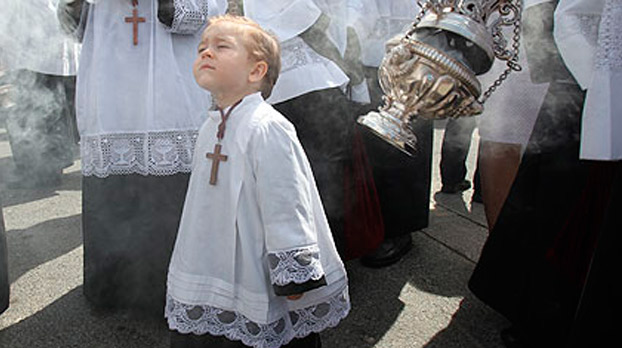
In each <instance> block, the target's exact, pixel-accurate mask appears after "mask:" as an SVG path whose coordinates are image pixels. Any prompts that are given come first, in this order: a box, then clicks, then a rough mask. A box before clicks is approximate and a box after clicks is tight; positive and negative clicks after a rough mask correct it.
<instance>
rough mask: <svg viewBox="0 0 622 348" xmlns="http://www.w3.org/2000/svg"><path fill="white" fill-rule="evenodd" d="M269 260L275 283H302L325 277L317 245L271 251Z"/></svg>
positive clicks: (271, 275) (281, 284)
mask: <svg viewBox="0 0 622 348" xmlns="http://www.w3.org/2000/svg"><path fill="white" fill-rule="evenodd" d="M268 262H269V265H270V281H271V282H272V284H273V285H277V286H285V285H287V284H290V283H296V284H302V283H306V282H308V281H310V280H315V281H317V280H320V279H321V278H322V277H324V270H323V269H322V264H321V263H320V250H319V249H318V247H317V245H312V246H309V247H305V248H297V249H291V250H285V251H278V252H275V253H269V254H268Z"/></svg>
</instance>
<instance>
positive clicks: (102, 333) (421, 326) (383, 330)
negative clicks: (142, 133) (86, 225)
mask: <svg viewBox="0 0 622 348" xmlns="http://www.w3.org/2000/svg"><path fill="white" fill-rule="evenodd" d="M442 136H443V128H442V123H439V124H437V127H436V128H435V144H434V149H435V150H434V161H433V168H434V173H433V185H432V192H431V197H432V198H431V202H430V209H431V217H430V226H429V227H428V228H426V229H424V230H421V231H416V232H414V233H413V243H414V247H413V250H412V252H410V253H409V254H408V255H407V256H406V257H405V258H404V259H403V260H401V261H400V262H399V263H397V264H396V265H393V266H391V267H388V268H385V269H379V270H373V269H367V268H364V267H362V266H361V265H360V264H359V263H358V262H357V261H352V262H348V263H347V268H348V272H349V276H350V290H351V298H352V311H351V314H350V315H349V316H348V318H347V319H346V320H345V321H343V322H342V323H341V324H340V325H339V326H338V327H337V328H334V329H332V330H329V331H326V332H325V333H323V334H322V335H323V336H322V337H323V342H324V347H326V348H368V347H378V348H390V347H391V348H411V347H413V348H417V347H442V348H458V347H461V348H462V347H467V348H470V347H474V348H475V347H486V348H497V347H499V348H502V347H503V345H502V343H501V342H500V340H499V336H498V331H499V329H501V328H503V327H505V326H507V322H506V321H505V319H503V318H502V317H501V316H499V315H498V314H496V313H495V312H494V311H492V310H491V309H489V308H488V307H486V306H485V305H484V304H482V303H481V302H479V301H478V300H477V299H476V298H474V297H473V295H472V294H471V293H470V292H469V291H468V289H467V286H466V284H467V281H468V279H469V276H470V274H471V272H472V270H473V268H474V266H475V262H476V261H477V258H478V255H479V251H480V249H481V247H482V245H483V243H484V241H485V239H486V235H487V230H486V225H485V218H484V213H483V207H482V206H481V205H480V204H477V203H476V204H473V205H472V204H471V203H470V198H471V195H472V190H469V191H466V192H465V193H463V194H462V195H446V194H441V193H438V191H439V189H440V176H439V172H438V163H439V153H440V142H441V140H442ZM477 142H478V137H477V133H476V134H475V135H474V139H473V144H472V149H471V153H470V155H469V158H468V168H469V175H470V176H472V173H473V170H474V163H475V149H476V148H477ZM12 166H13V163H12V160H11V152H10V147H9V144H8V139H7V134H6V131H5V130H4V129H2V128H0V194H2V201H3V204H4V218H5V223H6V229H7V240H8V241H7V242H8V250H9V265H10V270H9V272H10V274H9V276H10V281H11V304H10V307H9V309H8V310H7V311H6V312H5V313H4V314H2V315H0V347H1V348H5V347H6V348H9V347H10V348H21V347H28V348H31V347H32V348H36V347H46V348H51V347H107V348H108V347H110V348H112V347H119V348H134V347H136V348H138V347H157V348H159V347H162V348H164V347H168V332H167V329H166V325H165V322H164V319H147V318H139V317H133V316H130V315H127V314H121V313H102V312H95V311H93V310H91V309H90V308H89V306H88V305H87V303H86V301H85V299H84V296H83V295H82V285H81V284H82V237H81V232H80V206H81V201H80V200H81V191H80V172H79V170H80V166H79V161H76V162H75V163H74V165H73V166H72V167H70V168H67V169H66V170H65V172H64V176H63V182H62V185H61V186H60V187H57V188H54V189H49V190H13V189H8V188H7V187H6V186H5V185H3V184H2V182H5V181H6V178H7V177H8V176H9V173H10V171H11V169H12Z"/></svg>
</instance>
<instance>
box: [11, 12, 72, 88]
mask: <svg viewBox="0 0 622 348" xmlns="http://www.w3.org/2000/svg"><path fill="white" fill-rule="evenodd" d="M58 1H59V0H28V1H21V0H11V1H3V2H2V12H0V56H1V57H0V59H2V60H3V62H4V64H5V65H6V66H5V68H6V69H7V70H17V69H28V70H30V71H35V72H38V73H43V74H50V75H58V76H73V75H75V74H76V68H77V65H78V64H77V63H78V56H79V52H80V45H79V44H78V43H77V42H76V41H75V40H74V39H73V38H70V37H69V36H67V35H66V34H65V33H63V32H62V31H61V28H60V24H59V23H58V20H57V18H56V7H57V5H58Z"/></svg>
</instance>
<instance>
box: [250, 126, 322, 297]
mask: <svg viewBox="0 0 622 348" xmlns="http://www.w3.org/2000/svg"><path fill="white" fill-rule="evenodd" d="M262 127H263V129H261V130H260V131H259V132H258V133H257V134H256V137H255V139H254V145H255V150H254V151H255V154H256V156H255V161H254V172H255V175H256V180H257V190H258V192H257V197H258V203H259V207H260V212H261V217H262V220H263V221H262V222H263V225H264V230H265V233H266V235H265V245H266V249H267V253H268V255H267V257H268V260H267V261H268V264H269V266H270V278H271V281H272V284H274V285H279V286H283V285H287V284H290V283H296V284H301V283H305V282H308V281H311V280H319V279H321V278H322V277H323V276H324V270H323V269H322V264H321V263H320V250H319V248H318V244H317V232H316V230H315V223H314V218H313V216H314V211H313V204H312V196H311V195H312V194H313V190H312V189H311V188H312V186H311V185H314V180H313V176H312V173H311V170H310V165H309V162H308V160H307V158H306V155H305V153H304V151H303V150H302V146H301V145H300V143H299V142H298V139H297V138H296V135H295V131H294V128H293V126H291V124H286V123H285V122H282V123H278V122H271V123H270V124H269V125H265V126H262Z"/></svg>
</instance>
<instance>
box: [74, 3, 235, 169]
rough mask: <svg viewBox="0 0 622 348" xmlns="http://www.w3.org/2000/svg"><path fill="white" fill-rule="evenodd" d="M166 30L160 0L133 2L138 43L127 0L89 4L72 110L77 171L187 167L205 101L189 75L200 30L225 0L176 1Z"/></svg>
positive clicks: (221, 10)
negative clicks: (77, 140)
mask: <svg viewBox="0 0 622 348" xmlns="http://www.w3.org/2000/svg"><path fill="white" fill-rule="evenodd" d="M174 5H175V13H174V20H173V23H172V26H171V27H167V26H166V25H164V24H162V23H161V22H160V21H159V20H158V17H157V14H158V12H157V10H158V2H157V1H151V0H139V1H138V8H137V10H138V15H139V16H140V17H144V18H145V22H144V23H139V24H138V45H134V44H133V41H132V36H133V34H132V33H133V31H132V26H133V25H132V23H126V21H125V18H127V17H131V16H132V9H133V7H132V1H130V0H101V1H96V2H95V3H94V4H91V5H90V8H89V11H88V18H87V19H86V20H87V21H86V29H85V33H84V38H83V45H82V55H81V57H80V67H79V70H78V81H77V92H76V93H77V95H76V108H77V110H76V111H77V118H78V127H79V131H80V136H81V143H80V144H81V146H80V148H81V156H82V173H83V175H85V176H92V175H94V176H97V177H107V176H108V175H119V174H142V175H172V174H176V173H180V172H182V173H183V172H185V173H187V172H189V171H190V166H191V157H192V149H193V147H194V142H195V141H196V135H197V131H198V129H199V127H200V126H201V124H202V123H203V121H204V120H205V113H206V111H205V110H207V109H208V107H209V105H210V103H211V101H210V96H209V93H207V92H206V91H204V90H202V89H201V88H199V86H197V84H196V82H195V81H194V78H193V76H192V64H193V61H194V58H195V57H196V50H197V46H198V44H199V41H200V34H201V31H202V29H203V28H204V27H205V25H206V23H207V18H208V17H209V16H213V15H218V14H222V13H224V12H225V10H226V1H225V0H174Z"/></svg>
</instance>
